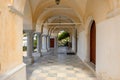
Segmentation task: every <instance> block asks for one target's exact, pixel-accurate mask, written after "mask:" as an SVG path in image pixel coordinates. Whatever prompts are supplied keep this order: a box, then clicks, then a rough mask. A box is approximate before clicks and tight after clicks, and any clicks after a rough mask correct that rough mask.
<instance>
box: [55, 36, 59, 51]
mask: <svg viewBox="0 0 120 80" xmlns="http://www.w3.org/2000/svg"><path fill="white" fill-rule="evenodd" d="M54 39H55V42H54V43H55V49H57V48H58V44H57V37H56V36H55V38H54Z"/></svg>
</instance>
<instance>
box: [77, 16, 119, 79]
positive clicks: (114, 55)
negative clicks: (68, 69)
mask: <svg viewBox="0 0 120 80" xmlns="http://www.w3.org/2000/svg"><path fill="white" fill-rule="evenodd" d="M119 22H120V16H116V17H113V18H110V19H107V20H104V21H102V22H100V23H98V24H96V74H97V76H98V78H99V79H100V80H120V77H119V76H120V63H119V61H120V47H119V45H120V42H119V41H120V37H119V34H120V31H119V30H120V27H119V26H120V23H119ZM86 33H87V32H85V31H81V32H80V33H79V37H78V54H77V55H78V56H79V57H80V58H81V59H82V61H83V62H88V61H89V55H90V53H89V52H90V51H89V49H88V48H90V47H88V46H89V35H86Z"/></svg>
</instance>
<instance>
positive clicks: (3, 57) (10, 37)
mask: <svg viewBox="0 0 120 80" xmlns="http://www.w3.org/2000/svg"><path fill="white" fill-rule="evenodd" d="M0 3H2V4H0V12H1V14H0V74H2V73H4V72H6V71H8V70H10V69H13V68H14V67H16V66H17V65H19V64H21V63H22V32H23V27H22V26H23V22H22V18H21V17H20V16H18V15H16V14H14V13H12V12H10V11H9V8H8V4H9V3H10V1H9V0H0Z"/></svg>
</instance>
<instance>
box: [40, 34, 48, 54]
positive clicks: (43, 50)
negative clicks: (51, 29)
mask: <svg viewBox="0 0 120 80" xmlns="http://www.w3.org/2000/svg"><path fill="white" fill-rule="evenodd" d="M41 51H42V52H47V35H42V50H41Z"/></svg>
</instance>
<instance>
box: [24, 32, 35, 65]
mask: <svg viewBox="0 0 120 80" xmlns="http://www.w3.org/2000/svg"><path fill="white" fill-rule="evenodd" d="M26 33H27V56H26V57H25V61H24V62H25V63H26V64H31V63H33V62H34V59H33V56H32V53H33V34H34V33H33V31H32V30H29V31H27V32H26Z"/></svg>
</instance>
